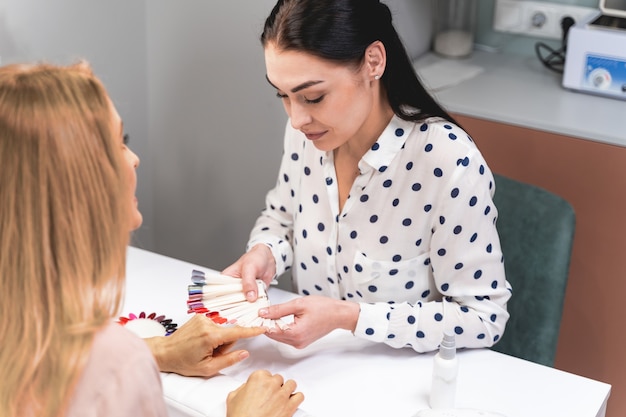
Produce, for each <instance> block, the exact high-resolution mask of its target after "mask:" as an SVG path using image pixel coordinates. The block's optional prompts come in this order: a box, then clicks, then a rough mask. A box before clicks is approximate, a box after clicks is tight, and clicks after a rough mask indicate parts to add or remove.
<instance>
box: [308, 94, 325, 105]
mask: <svg viewBox="0 0 626 417" xmlns="http://www.w3.org/2000/svg"><path fill="white" fill-rule="evenodd" d="M322 100H324V95H321V96H319V97H318V98H313V99H310V100H309V99H308V98H306V97H305V98H304V102H305V103H306V104H317V103H319V102H320V101H322Z"/></svg>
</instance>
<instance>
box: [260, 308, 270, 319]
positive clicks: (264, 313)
mask: <svg viewBox="0 0 626 417" xmlns="http://www.w3.org/2000/svg"><path fill="white" fill-rule="evenodd" d="M268 314H269V310H268V309H267V308H261V309H259V317H265V316H267V315H268Z"/></svg>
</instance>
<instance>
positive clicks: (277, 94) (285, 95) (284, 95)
mask: <svg viewBox="0 0 626 417" xmlns="http://www.w3.org/2000/svg"><path fill="white" fill-rule="evenodd" d="M276 97H278V98H279V99H281V100H282V99H284V98H287V94H280V93H278V92H277V93H276Z"/></svg>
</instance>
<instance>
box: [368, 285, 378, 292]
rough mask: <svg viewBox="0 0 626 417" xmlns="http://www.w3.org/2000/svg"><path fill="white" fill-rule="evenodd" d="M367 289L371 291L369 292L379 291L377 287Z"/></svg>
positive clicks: (371, 286)
mask: <svg viewBox="0 0 626 417" xmlns="http://www.w3.org/2000/svg"><path fill="white" fill-rule="evenodd" d="M367 289H368V290H369V292H376V291H378V288H377V287H376V285H370V286H369V287H367Z"/></svg>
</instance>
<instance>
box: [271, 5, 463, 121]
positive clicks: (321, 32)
mask: <svg viewBox="0 0 626 417" xmlns="http://www.w3.org/2000/svg"><path fill="white" fill-rule="evenodd" d="M375 41H381V42H382V43H383V44H384V45H385V49H386V51H387V67H386V69H385V73H384V74H383V76H382V78H381V82H382V84H383V86H384V88H385V91H386V93H387V98H388V100H389V104H390V105H391V108H392V109H393V111H394V113H395V114H396V115H397V116H398V117H400V118H402V119H404V120H410V121H421V120H424V119H425V118H427V117H431V116H440V117H443V118H444V119H447V120H449V121H451V122H455V121H454V119H453V118H452V117H451V116H450V115H449V114H448V113H447V112H446V111H445V110H444V109H443V108H442V107H441V106H440V105H439V104H438V103H437V102H436V101H435V99H434V98H433V97H432V96H431V95H430V94H429V93H428V92H427V91H426V89H425V88H424V86H422V83H421V82H420V81H419V78H418V77H417V74H416V72H415V69H414V68H413V64H412V63H411V60H410V58H409V56H408V54H407V52H406V49H405V48H404V45H403V44H402V41H401V40H400V37H399V36H398V33H397V32H396V29H395V28H394V26H393V23H392V17H391V11H390V10H389V7H387V5H385V4H384V3H381V2H380V1H378V0H278V2H277V3H276V5H275V6H274V8H273V9H272V12H271V13H270V15H269V16H268V18H267V19H266V20H265V26H264V28H263V33H262V34H261V43H262V44H263V46H264V47H265V46H267V44H268V43H270V42H272V43H274V44H276V46H277V47H278V48H279V49H283V50H286V51H287V50H295V51H301V52H306V53H309V54H311V55H314V56H317V57H319V58H322V59H326V60H330V61H335V62H340V63H343V64H346V65H355V67H358V66H359V65H361V63H362V62H363V59H364V55H365V50H366V49H367V47H368V46H369V45H370V44H372V43H373V42H375ZM455 123H456V122H455Z"/></svg>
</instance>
